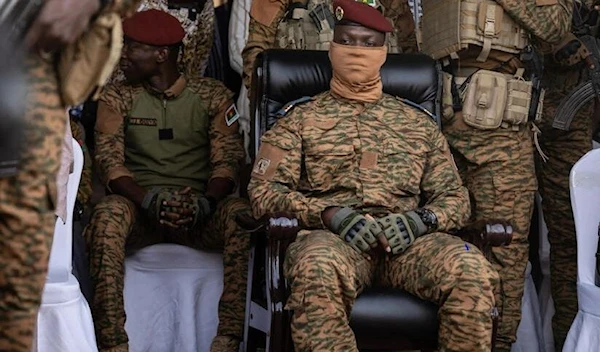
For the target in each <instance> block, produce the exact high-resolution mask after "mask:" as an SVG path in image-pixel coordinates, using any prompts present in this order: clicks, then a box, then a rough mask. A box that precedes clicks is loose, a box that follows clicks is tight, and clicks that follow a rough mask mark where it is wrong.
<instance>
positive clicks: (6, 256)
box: [0, 55, 67, 352]
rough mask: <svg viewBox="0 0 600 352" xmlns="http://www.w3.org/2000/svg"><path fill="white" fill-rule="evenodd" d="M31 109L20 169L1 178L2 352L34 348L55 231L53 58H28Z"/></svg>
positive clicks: (58, 106)
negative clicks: (35, 332) (14, 173)
mask: <svg viewBox="0 0 600 352" xmlns="http://www.w3.org/2000/svg"><path fill="white" fill-rule="evenodd" d="M26 72H27V84H28V92H27V111H26V114H25V117H24V118H25V121H26V129H25V131H24V132H25V141H24V144H23V145H24V147H25V148H23V151H22V154H21V162H20V165H19V172H18V174H17V175H16V176H14V177H8V178H0V257H2V261H1V264H0V283H1V284H0V285H1V287H0V350H1V351H7V352H9V351H10V352H30V351H31V344H32V342H33V341H32V338H33V331H34V328H35V324H36V321H37V310H38V307H39V305H40V301H41V295H42V289H43V287H44V283H45V281H46V272H47V270H48V256H49V254H50V247H51V244H52V234H53V232H54V223H55V215H54V208H55V206H56V204H55V202H56V174H57V173H58V168H59V166H60V155H61V146H62V141H63V139H64V133H65V124H66V122H67V120H66V117H65V108H64V106H63V105H62V102H61V100H60V96H59V94H58V82H57V80H56V73H55V71H54V66H53V60H50V61H46V60H43V59H41V58H39V57H37V56H33V55H32V56H30V57H29V58H27V60H26Z"/></svg>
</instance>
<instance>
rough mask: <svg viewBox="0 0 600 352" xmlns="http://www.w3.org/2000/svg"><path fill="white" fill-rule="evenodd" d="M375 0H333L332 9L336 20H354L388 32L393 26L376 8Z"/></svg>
mask: <svg viewBox="0 0 600 352" xmlns="http://www.w3.org/2000/svg"><path fill="white" fill-rule="evenodd" d="M376 1H377V0H334V1H333V9H334V11H335V18H336V19H337V20H338V21H342V20H344V21H351V22H356V23H358V24H360V25H362V26H365V27H367V28H371V29H374V30H376V31H379V32H383V33H389V32H392V31H393V30H394V27H392V25H391V24H390V22H389V21H388V20H387V19H386V18H385V17H384V16H383V14H382V13H381V12H379V10H377V8H376V6H377V2H376Z"/></svg>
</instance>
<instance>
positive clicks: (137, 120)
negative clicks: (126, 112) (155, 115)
mask: <svg viewBox="0 0 600 352" xmlns="http://www.w3.org/2000/svg"><path fill="white" fill-rule="evenodd" d="M156 124H157V123H156V119H150V118H144V117H130V118H129V125H132V126H156Z"/></svg>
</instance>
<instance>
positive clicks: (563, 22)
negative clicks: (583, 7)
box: [495, 0, 574, 44]
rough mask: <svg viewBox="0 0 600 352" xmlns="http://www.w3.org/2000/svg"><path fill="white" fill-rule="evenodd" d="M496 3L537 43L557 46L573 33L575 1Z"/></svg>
mask: <svg viewBox="0 0 600 352" xmlns="http://www.w3.org/2000/svg"><path fill="white" fill-rule="evenodd" d="M495 1H496V2H497V3H499V4H500V5H501V6H502V8H504V10H505V11H506V12H508V14H509V15H510V16H511V17H512V18H513V20H515V22H517V23H519V24H520V25H521V26H523V28H525V30H527V31H528V32H529V33H531V34H532V35H533V36H534V39H535V40H537V41H541V42H544V43H548V44H557V43H559V42H560V41H561V40H562V39H563V38H564V37H565V36H566V35H567V34H568V33H569V32H570V31H571V16H572V13H573V2H574V0H495Z"/></svg>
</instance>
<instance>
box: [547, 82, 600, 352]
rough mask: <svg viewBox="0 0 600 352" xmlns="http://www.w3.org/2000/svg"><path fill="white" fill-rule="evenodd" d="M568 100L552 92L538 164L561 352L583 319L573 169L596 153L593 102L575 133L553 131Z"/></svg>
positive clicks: (577, 121)
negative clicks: (571, 183) (560, 108)
mask: <svg viewBox="0 0 600 352" xmlns="http://www.w3.org/2000/svg"><path fill="white" fill-rule="evenodd" d="M563 82H564V81H563ZM565 95H566V94H565V93H564V92H561V91H559V90H548V91H547V92H546V99H545V102H546V103H545V104H544V115H543V120H542V123H541V124H540V129H541V130H542V135H541V138H540V145H541V147H542V150H543V151H544V153H545V154H546V155H547V156H548V160H547V161H546V162H543V161H542V160H538V163H537V166H538V179H539V183H540V194H541V196H542V209H543V212H544V220H545V221H546V225H547V227H548V240H549V241H550V272H551V291H552V299H553V300H554V308H555V313H554V318H553V319H552V329H553V331H554V343H555V345H556V350H557V351H561V350H562V346H563V344H564V342H565V339H566V337H567V333H568V332H569V328H570V327H571V324H572V323H573V319H574V318H575V315H576V314H577V238H576V236H575V224H574V222H573V210H572V209H571V199H570V191H569V174H570V172H571V168H572V167H573V165H574V164H575V163H576V162H577V161H578V160H579V159H580V158H581V157H582V156H583V155H584V154H585V153H586V152H588V151H589V150H591V149H592V114H593V104H592V103H590V104H588V105H587V106H585V107H584V108H582V109H581V110H580V111H579V113H578V114H577V115H576V116H575V118H574V119H573V122H572V123H571V126H570V130H569V131H562V130H557V129H554V128H552V121H553V119H554V114H555V113H556V109H557V107H558V104H559V103H560V101H561V100H562V99H563V98H564V97H565Z"/></svg>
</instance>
